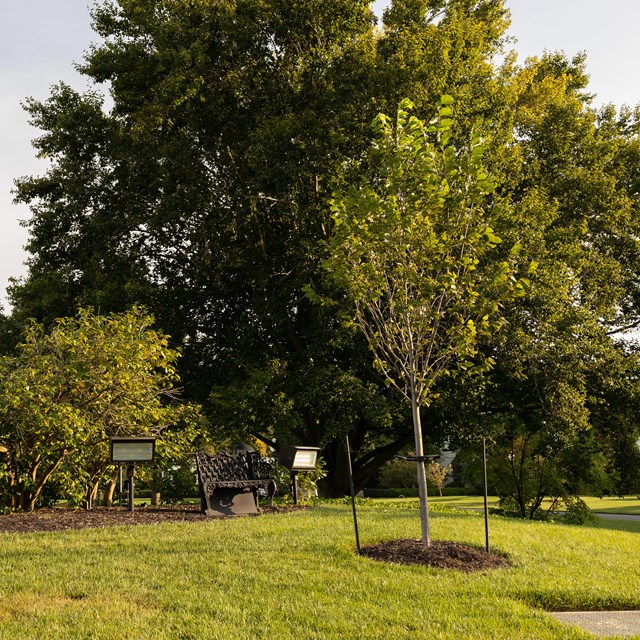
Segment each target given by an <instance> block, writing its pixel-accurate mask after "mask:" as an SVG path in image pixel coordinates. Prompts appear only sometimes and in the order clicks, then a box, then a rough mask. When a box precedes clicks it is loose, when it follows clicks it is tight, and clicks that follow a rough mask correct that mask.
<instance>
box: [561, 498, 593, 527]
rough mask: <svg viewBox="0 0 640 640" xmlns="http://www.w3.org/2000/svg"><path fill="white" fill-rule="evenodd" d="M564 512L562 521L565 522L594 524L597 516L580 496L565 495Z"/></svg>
mask: <svg viewBox="0 0 640 640" xmlns="http://www.w3.org/2000/svg"><path fill="white" fill-rule="evenodd" d="M563 502H564V504H565V514H564V516H563V517H562V522H564V523H565V524H594V523H595V522H597V521H598V517H597V516H595V515H594V514H593V512H592V511H591V509H589V507H588V506H587V504H586V502H585V501H584V500H582V498H578V497H577V496H567V497H566V498H564V499H563Z"/></svg>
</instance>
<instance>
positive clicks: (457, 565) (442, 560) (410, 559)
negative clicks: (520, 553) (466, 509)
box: [361, 540, 511, 573]
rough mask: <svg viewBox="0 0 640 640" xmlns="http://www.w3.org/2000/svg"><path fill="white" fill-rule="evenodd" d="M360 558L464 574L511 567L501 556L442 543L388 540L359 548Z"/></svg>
mask: <svg viewBox="0 0 640 640" xmlns="http://www.w3.org/2000/svg"><path fill="white" fill-rule="evenodd" d="M361 554H362V555H363V556H367V557H368V558H372V559H373V560H381V561H382V562H396V563H400V564H421V565H425V566H428V567H435V568H437V569H458V570H459V571H465V572H467V573H471V572H472V571H486V570H487V569H505V568H507V567H510V566H511V563H510V562H509V561H508V560H507V559H506V558H504V557H502V556H498V555H494V554H493V553H487V552H486V551H485V550H484V549H478V548H476V547H470V546H468V545H466V544H461V543H459V542H449V541H446V540H433V541H432V542H431V544H430V545H429V546H428V547H425V546H424V545H423V544H422V543H421V542H420V541H419V540H390V541H389V542H381V543H379V544H374V545H370V546H367V547H362V549H361Z"/></svg>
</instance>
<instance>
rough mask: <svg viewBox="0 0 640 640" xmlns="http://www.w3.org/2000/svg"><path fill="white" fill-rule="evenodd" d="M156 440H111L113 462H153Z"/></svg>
mask: <svg viewBox="0 0 640 640" xmlns="http://www.w3.org/2000/svg"><path fill="white" fill-rule="evenodd" d="M155 448H156V439H155V438H111V462H152V461H153V458H154V455H155Z"/></svg>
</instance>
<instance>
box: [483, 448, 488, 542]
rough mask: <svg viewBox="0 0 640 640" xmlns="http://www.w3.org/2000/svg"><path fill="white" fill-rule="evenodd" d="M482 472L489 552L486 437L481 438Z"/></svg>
mask: <svg viewBox="0 0 640 640" xmlns="http://www.w3.org/2000/svg"><path fill="white" fill-rule="evenodd" d="M482 474H483V480H484V491H483V493H484V535H485V548H486V551H487V553H489V501H488V497H487V491H488V490H487V444H486V439H485V438H484V437H483V438H482Z"/></svg>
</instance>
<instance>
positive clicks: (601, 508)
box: [380, 495, 640, 515]
mask: <svg viewBox="0 0 640 640" xmlns="http://www.w3.org/2000/svg"><path fill="white" fill-rule="evenodd" d="M582 499H583V500H584V501H585V502H586V503H587V505H588V506H589V508H590V509H592V510H593V511H595V512H597V513H621V514H627V515H640V499H638V497H637V496H635V495H633V496H626V497H625V498H619V497H617V496H615V497H614V496H611V497H606V498H594V497H590V496H583V497H582ZM380 500H385V501H393V500H396V499H395V498H380ZM401 500H402V499H400V500H399V501H401ZM429 502H430V503H432V504H440V505H446V506H449V507H454V508H456V509H481V508H482V507H483V499H482V496H443V497H442V498H441V497H439V496H429ZM488 502H489V507H497V505H498V498H497V497H496V496H489V500H488Z"/></svg>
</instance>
